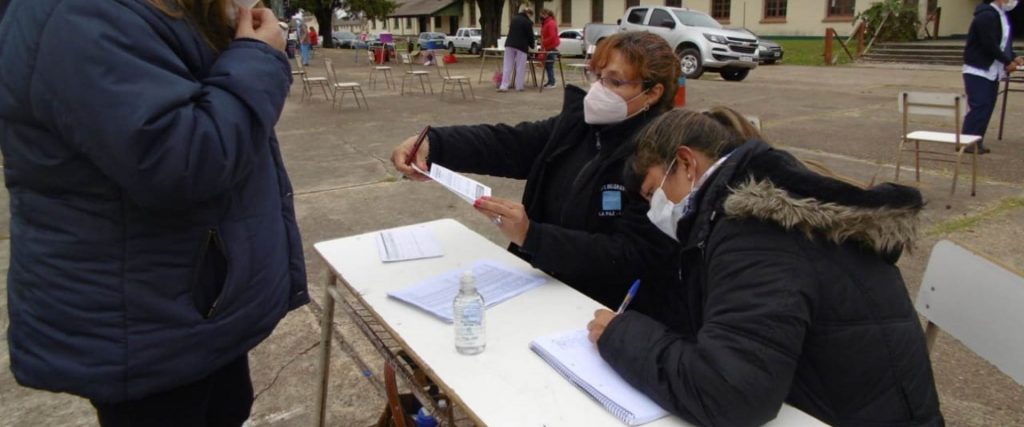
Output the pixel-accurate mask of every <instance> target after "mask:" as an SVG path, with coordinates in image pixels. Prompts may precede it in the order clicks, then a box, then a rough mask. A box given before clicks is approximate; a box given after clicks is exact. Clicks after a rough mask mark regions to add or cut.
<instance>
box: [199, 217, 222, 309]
mask: <svg viewBox="0 0 1024 427" xmlns="http://www.w3.org/2000/svg"><path fill="white" fill-rule="evenodd" d="M210 243H213V245H214V246H216V247H217V249H219V250H220V251H221V253H222V254H224V263H225V266H226V265H227V254H226V253H224V250H223V247H222V246H223V245H221V242H220V234H218V233H217V229H216V228H211V229H209V230H207V232H206V245H205V247H204V248H203V254H202V255H203V259H205V258H206V256H207V255H208V254H209V251H210ZM225 268H226V267H225ZM225 285H226V284H221V289H220V292H218V293H217V298H214V299H213V302H212V303H211V304H210V309H209V310H207V311H206V315H205V316H203V318H205V319H209V318H211V317H213V314H214V312H215V311H216V310H217V304H218V303H220V299H221V298H222V297H223V296H224V286H225Z"/></svg>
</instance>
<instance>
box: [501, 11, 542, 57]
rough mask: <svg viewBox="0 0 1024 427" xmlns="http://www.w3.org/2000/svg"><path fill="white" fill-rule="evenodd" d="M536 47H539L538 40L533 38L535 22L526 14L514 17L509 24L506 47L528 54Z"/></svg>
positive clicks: (518, 14)
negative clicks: (527, 52)
mask: <svg viewBox="0 0 1024 427" xmlns="http://www.w3.org/2000/svg"><path fill="white" fill-rule="evenodd" d="M534 46H537V38H536V37H534V36H533V21H531V20H530V18H529V17H528V16H526V14H525V13H517V14H515V15H513V16H512V21H511V22H509V24H508V38H506V39H505V47H514V48H516V49H519V50H521V51H523V52H526V51H528V50H530V49H533V48H534Z"/></svg>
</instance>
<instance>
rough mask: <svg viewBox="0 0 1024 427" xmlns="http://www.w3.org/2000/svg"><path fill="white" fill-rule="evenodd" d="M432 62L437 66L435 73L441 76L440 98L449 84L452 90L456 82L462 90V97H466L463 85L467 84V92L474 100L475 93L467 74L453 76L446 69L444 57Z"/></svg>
mask: <svg viewBox="0 0 1024 427" xmlns="http://www.w3.org/2000/svg"><path fill="white" fill-rule="evenodd" d="M434 63H435V65H436V66H437V75H439V76H441V99H444V93H445V91H446V90H448V87H449V86H451V88H452V90H453V91H454V90H455V85H456V84H458V85H459V91H461V92H462V99H466V89H465V87H464V85H465V86H469V94H470V96H472V97H473V100H474V101H475V100H476V94H474V93H473V84H472V83H470V81H469V76H461V75H456V76H453V75H452V73H451V71H449V69H448V64H445V63H444V59H443V58H441V57H438V58H437V60H436V61H434Z"/></svg>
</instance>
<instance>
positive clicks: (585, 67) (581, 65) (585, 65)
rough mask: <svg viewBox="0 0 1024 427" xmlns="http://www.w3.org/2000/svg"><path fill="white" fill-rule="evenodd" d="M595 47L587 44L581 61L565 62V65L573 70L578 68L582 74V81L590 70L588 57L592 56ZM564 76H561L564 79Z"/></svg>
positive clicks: (585, 79)
mask: <svg viewBox="0 0 1024 427" xmlns="http://www.w3.org/2000/svg"><path fill="white" fill-rule="evenodd" d="M596 49H597V46H595V45H587V52H586V54H584V55H583V62H577V63H573V64H565V66H566V67H569V68H572V69H574V70H580V75H581V76H583V81H584V82H586V81H587V73H589V72H590V58H591V57H592V56H594V50H596ZM564 78H565V77H563V80H564Z"/></svg>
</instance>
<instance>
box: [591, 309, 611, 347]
mask: <svg viewBox="0 0 1024 427" xmlns="http://www.w3.org/2000/svg"><path fill="white" fill-rule="evenodd" d="M614 318H615V313H612V312H611V310H608V309H606V308H602V309H600V310H597V311H595V312H594V320H591V321H590V323H587V332H589V334H588V337H589V338H590V342H592V343H594V344H597V340H599V339H601V334H603V333H604V330H605V328H607V327H608V324H609V323H611V322H612V319H614Z"/></svg>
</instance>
